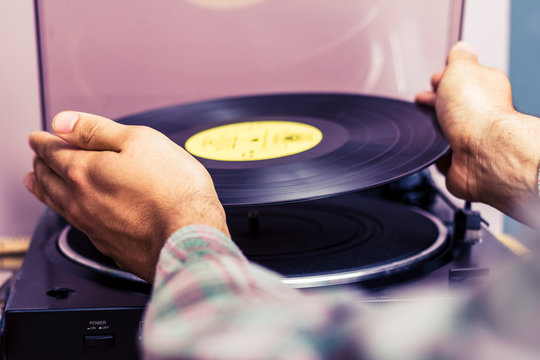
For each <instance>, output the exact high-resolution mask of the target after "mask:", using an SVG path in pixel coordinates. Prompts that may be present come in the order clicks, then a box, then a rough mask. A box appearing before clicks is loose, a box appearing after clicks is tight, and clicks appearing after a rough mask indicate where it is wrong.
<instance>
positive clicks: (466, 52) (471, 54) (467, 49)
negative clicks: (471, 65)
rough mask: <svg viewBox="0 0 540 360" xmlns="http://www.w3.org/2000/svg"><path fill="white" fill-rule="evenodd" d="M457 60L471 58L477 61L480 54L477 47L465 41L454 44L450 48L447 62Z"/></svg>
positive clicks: (470, 59)
mask: <svg viewBox="0 0 540 360" xmlns="http://www.w3.org/2000/svg"><path fill="white" fill-rule="evenodd" d="M456 60H469V61H474V62H476V63H477V62H478V54H477V53H476V49H475V48H474V47H473V46H472V45H471V44H469V43H466V42H463V41H460V42H457V43H456V44H455V45H454V46H452V49H450V52H449V53H448V57H447V58H446V63H447V64H451V63H452V62H454V61H456Z"/></svg>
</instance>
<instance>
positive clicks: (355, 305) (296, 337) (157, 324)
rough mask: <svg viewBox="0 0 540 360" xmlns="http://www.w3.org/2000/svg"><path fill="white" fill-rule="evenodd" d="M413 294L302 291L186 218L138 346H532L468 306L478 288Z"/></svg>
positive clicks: (301, 355) (334, 355)
mask: <svg viewBox="0 0 540 360" xmlns="http://www.w3.org/2000/svg"><path fill="white" fill-rule="evenodd" d="M416 295H418V294H412V295H411V296H412V297H420V298H423V299H426V300H422V301H408V302H398V303H396V304H392V305H369V303H368V302H366V301H365V298H363V297H362V294H361V292H359V291H358V290H354V291H353V290H343V289H341V290H335V289H334V290H332V291H328V290H326V291H320V290H318V291H309V292H301V291H299V290H296V289H293V288H290V287H288V286H286V285H284V284H283V283H281V281H280V278H279V276H278V275H277V274H275V273H273V272H271V271H269V270H266V269H264V268H262V267H260V266H258V265H256V264H253V263H250V262H249V261H248V260H247V259H246V258H245V257H244V256H243V255H242V253H241V251H240V250H239V249H238V248H237V246H236V245H235V244H234V243H233V242H232V241H231V240H230V239H229V238H228V237H226V236H225V235H223V234H222V233H221V232H219V231H217V230H215V229H212V228H210V227H207V226H204V225H191V226H187V227H185V228H182V229H180V230H179V231H177V232H176V233H175V234H173V236H171V238H169V239H168V241H167V242H166V244H165V246H164V248H163V249H162V251H161V254H160V259H159V263H158V266H157V269H156V277H155V282H154V289H153V294H152V298H151V300H150V303H149V305H148V307H147V311H146V313H145V318H144V326H143V336H142V352H143V356H144V358H146V359H235V360H241V359H300V360H302V359H381V360H386V359H404V360H407V359H414V360H421V359H442V358H445V359H454V358H456V359H461V358H467V357H469V355H471V354H472V355H474V354H480V355H482V356H480V357H474V356H473V358H484V357H483V356H486V357H485V358H490V359H499V358H501V359H502V358H505V359H506V358H523V359H525V358H529V357H523V356H522V355H531V353H529V350H530V349H528V348H519V349H517V348H516V346H514V344H513V343H511V344H510V345H512V346H509V343H508V337H502V338H501V334H498V333H496V332H492V331H486V330H490V329H489V326H492V323H493V319H492V318H490V317H489V316H487V317H486V316H484V315H471V314H476V313H477V310H479V309H481V308H482V309H483V308H485V307H484V305H485V303H484V302H482V301H479V300H478V298H479V299H480V300H481V299H482V297H477V298H473V297H470V296H459V297H455V296H454V297H449V296H443V297H441V296H440V295H439V296H430V295H433V294H425V293H423V294H422V295H421V296H420V295H418V296H416ZM484 300H485V299H484ZM499 300H500V299H499ZM479 304H480V305H479ZM498 306H503V307H504V308H505V309H506V308H507V304H504V303H501V304H499V305H498ZM479 313H483V312H479ZM533 318H534V317H533ZM536 328H538V327H536ZM503 335H504V334H503ZM535 343H537V342H535ZM523 349H525V350H526V352H523V351H525V350H523ZM518 350H519V351H518ZM471 351H472V353H471ZM482 351H483V352H482ZM486 351H487V352H486ZM532 355H538V353H532ZM501 356H502V357H501ZM516 356H517V357H516ZM520 356H521V357H520ZM532 358H535V357H532ZM532 358H531V359H532Z"/></svg>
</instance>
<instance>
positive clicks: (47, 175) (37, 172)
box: [34, 157, 69, 208]
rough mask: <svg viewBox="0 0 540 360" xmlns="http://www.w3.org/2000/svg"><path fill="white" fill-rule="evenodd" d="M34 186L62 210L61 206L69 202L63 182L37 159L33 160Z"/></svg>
mask: <svg viewBox="0 0 540 360" xmlns="http://www.w3.org/2000/svg"><path fill="white" fill-rule="evenodd" d="M34 184H38V185H39V190H40V191H41V192H42V193H43V194H44V195H46V196H47V197H48V198H49V199H51V200H52V201H53V202H54V203H55V204H59V205H60V206H62V208H63V207H64V205H63V204H65V203H66V201H68V200H69V193H68V190H67V185H66V183H65V182H64V180H62V178H60V177H59V176H58V175H57V174H56V173H55V172H54V171H53V170H51V169H50V168H49V167H48V166H47V165H46V164H45V163H44V162H43V160H42V159H41V158H39V157H36V158H35V159H34Z"/></svg>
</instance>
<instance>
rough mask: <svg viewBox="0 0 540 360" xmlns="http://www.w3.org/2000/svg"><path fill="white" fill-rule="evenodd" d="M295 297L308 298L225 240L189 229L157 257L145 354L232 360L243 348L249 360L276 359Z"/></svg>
mask: <svg viewBox="0 0 540 360" xmlns="http://www.w3.org/2000/svg"><path fill="white" fill-rule="evenodd" d="M297 298H298V299H301V298H303V295H302V294H301V293H300V292H298V291H297V290H295V289H292V288H289V287H287V286H285V285H283V284H282V283H281V281H280V280H279V277H278V276H277V275H276V274H274V273H272V272H270V271H267V270H265V269H263V268H261V267H258V266H256V265H253V264H251V263H249V262H248V261H247V260H246V258H245V257H244V256H243V255H242V254H241V252H240V250H239V249H238V248H237V247H236V245H235V244H234V243H233V242H232V241H231V240H230V239H228V238H227V237H226V236H225V235H223V234H222V233H220V232H218V231H216V230H214V229H212V228H210V227H207V226H201V225H195V226H188V227H185V228H183V229H182V230H180V231H178V232H176V233H175V234H173V236H172V237H171V238H170V239H169V240H168V241H167V242H166V244H165V247H164V248H163V250H162V252H161V255H160V260H159V263H158V267H157V269H156V278H155V282H154V290H153V295H152V299H151V302H150V304H149V307H148V310H147V313H146V315H145V326H144V332H143V341H144V352H145V354H146V356H147V357H149V358H153V359H155V358H157V359H159V358H169V357H170V356H171V355H174V356H175V357H180V358H184V357H185V358H192V357H193V358H209V357H212V358H225V359H227V358H229V359H234V358H236V357H237V356H238V354H239V352H240V349H239V348H238V347H239V346H241V347H242V348H244V350H243V351H252V352H253V355H254V356H252V358H259V357H260V356H261V354H264V352H265V351H266V352H267V353H268V354H271V353H272V351H275V349H279V348H280V347H282V346H284V343H286V342H287V341H290V339H291V336H288V337H285V338H283V337H282V335H283V332H285V331H292V330H291V328H292V327H293V326H291V322H292V323H293V324H294V322H295V319H294V318H295V316H293V318H291V317H290V316H285V317H283V313H282V308H285V309H286V306H285V305H284V304H287V303H289V304H293V303H295V300H294V299H297ZM296 302H297V303H298V304H301V300H296ZM262 330H266V331H262ZM227 339H229V340H227ZM246 341H247V342H248V343H247V344H246V343H245V342H246ZM250 343H252V344H253V346H254V347H253V348H251V344H250ZM291 351H293V349H289V350H287V353H290V352H291Z"/></svg>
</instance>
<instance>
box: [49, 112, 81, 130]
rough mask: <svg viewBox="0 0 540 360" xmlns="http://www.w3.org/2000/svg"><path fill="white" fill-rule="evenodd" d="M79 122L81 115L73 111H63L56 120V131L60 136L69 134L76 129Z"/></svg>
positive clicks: (54, 123)
mask: <svg viewBox="0 0 540 360" xmlns="http://www.w3.org/2000/svg"><path fill="white" fill-rule="evenodd" d="M77 120H79V114H77V113H74V112H71V111H63V112H61V113H60V114H58V115H56V117H55V118H54V121H53V128H54V131H55V132H57V133H60V134H69V133H70V132H71V131H72V130H73V128H74V127H75V123H76V122H77Z"/></svg>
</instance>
